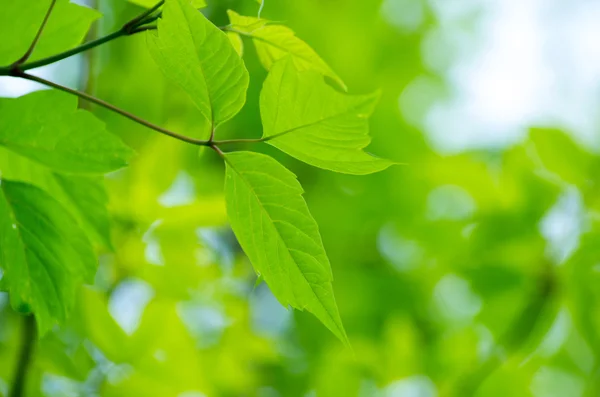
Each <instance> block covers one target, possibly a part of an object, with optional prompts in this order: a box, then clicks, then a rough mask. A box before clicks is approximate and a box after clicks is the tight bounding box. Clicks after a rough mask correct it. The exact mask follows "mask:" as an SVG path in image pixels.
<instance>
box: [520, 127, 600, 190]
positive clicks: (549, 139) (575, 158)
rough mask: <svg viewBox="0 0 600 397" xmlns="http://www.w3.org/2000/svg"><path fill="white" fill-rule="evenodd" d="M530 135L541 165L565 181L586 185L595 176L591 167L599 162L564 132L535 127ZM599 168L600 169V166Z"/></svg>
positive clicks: (581, 185)
mask: <svg viewBox="0 0 600 397" xmlns="http://www.w3.org/2000/svg"><path fill="white" fill-rule="evenodd" d="M529 136H530V139H531V141H532V143H533V147H534V148H535V155H537V157H538V158H537V159H538V160H539V161H541V163H542V164H541V165H542V166H543V167H544V168H545V169H546V170H547V171H549V172H551V173H553V174H555V175H558V176H559V177H560V178H561V179H563V180H564V181H565V182H567V183H572V184H574V185H577V186H580V187H584V186H585V185H586V183H587V181H589V180H590V178H591V177H593V176H595V175H590V171H592V169H591V167H592V165H594V164H596V165H597V164H599V163H598V162H597V161H596V162H595V163H594V158H593V156H592V155H591V154H590V153H589V152H588V151H586V150H585V149H583V148H581V147H580V146H578V145H577V144H576V143H575V142H573V140H572V139H571V138H569V136H567V135H566V134H565V133H564V132H562V131H559V130H556V129H542V128H534V129H532V130H531V131H530V134H529ZM598 169H599V170H600V167H598Z"/></svg>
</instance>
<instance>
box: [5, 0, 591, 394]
mask: <svg viewBox="0 0 600 397" xmlns="http://www.w3.org/2000/svg"><path fill="white" fill-rule="evenodd" d="M85 4H86V5H88V6H91V7H94V8H97V9H98V10H100V11H101V12H102V14H103V17H102V18H101V19H100V20H99V21H98V22H97V23H96V24H95V25H94V27H93V30H92V31H91V32H90V35H89V36H90V38H94V37H97V36H101V35H104V34H106V33H110V32H112V31H114V30H116V29H118V28H119V27H120V26H121V25H122V24H123V23H124V22H125V21H127V20H129V19H131V18H132V17H133V16H135V15H137V14H139V13H140V11H141V10H142V8H141V7H139V6H138V5H135V4H131V3H128V2H126V1H124V0H99V1H98V2H96V3H91V2H87V3H85ZM227 9H234V10H236V11H237V12H239V13H242V14H245V15H252V16H255V15H256V14H257V12H258V4H257V3H256V1H254V0H210V1H209V7H208V8H206V9H205V10H203V12H205V14H206V15H207V16H208V17H209V18H210V19H211V20H212V21H214V22H215V24H217V25H219V26H221V25H226V24H227V23H228V21H227V17H226V10H227ZM262 16H263V17H265V18H268V19H271V20H274V21H280V22H282V23H285V24H287V25H288V26H290V27H291V28H293V29H294V30H295V31H296V33H297V35H298V36H299V37H301V38H302V39H304V40H305V41H307V42H308V43H309V44H310V45H311V46H312V47H313V48H315V50H316V51H317V52H318V53H319V54H320V55H321V56H322V57H323V58H324V59H325V60H326V61H327V62H328V63H329V64H330V65H331V66H332V68H333V69H334V70H335V71H336V72H338V74H339V75H340V77H341V78H342V79H344V80H345V82H346V83H347V85H348V86H349V87H350V92H351V93H367V92H371V91H374V90H377V89H382V92H383V95H382V101H381V104H380V105H379V107H378V108H377V110H376V112H375V114H374V116H373V118H372V122H371V135H372V136H373V143H372V145H371V146H370V147H369V151H371V152H373V153H376V154H378V155H380V156H383V157H387V158H390V159H393V160H396V161H399V162H402V163H404V165H402V166H395V167H392V168H390V169H389V170H387V171H384V172H381V173H379V174H375V175H370V176H365V177H355V176H346V175H338V174H334V173H330V172H326V171H323V170H318V169H315V168H312V167H310V166H307V165H304V164H302V163H300V162H298V161H295V160H293V159H291V158H289V157H286V156H285V155H282V154H281V153H279V152H277V151H276V150H275V149H273V148H271V147H268V146H267V145H259V146H252V147H248V146H246V147H244V146H239V147H236V148H232V149H251V150H257V151H262V152H266V153H269V154H271V155H273V156H274V157H276V158H277V159H278V160H280V161H281V162H283V163H284V164H285V165H286V166H287V167H289V168H290V169H291V170H292V171H293V172H294V173H296V174H297V175H298V176H299V179H300V181H301V182H302V184H303V185H304V187H305V189H306V200H307V202H308V206H309V208H310V209H311V211H312V213H313V215H314V216H315V218H316V219H317V221H318V223H319V225H320V229H321V232H322V236H323V240H324V244H325V247H326V249H327V251H328V254H329V256H330V259H331V263H332V267H333V273H334V277H335V280H334V289H335V294H336V297H337V302H338V306H339V309H340V312H341V316H342V319H343V321H344V324H345V327H346V330H347V332H348V335H349V338H350V341H351V343H352V346H353V350H354V351H353V352H352V351H349V350H347V349H345V348H344V347H343V345H342V344H341V343H339V341H337V340H336V339H335V338H334V337H333V336H332V335H331V334H330V333H329V332H328V331H327V329H326V328H325V327H323V326H322V325H321V324H319V323H318V321H317V320H315V319H314V318H313V317H312V316H311V315H309V314H306V313H301V312H297V311H291V310H287V309H286V308H284V307H282V306H280V305H279V303H278V302H277V300H276V299H275V298H274V297H273V295H272V294H271V292H270V291H269V289H268V287H267V286H266V285H265V284H264V283H263V284H261V283H260V282H258V283H257V277H256V275H255V274H254V272H253V270H252V267H251V265H250V263H249V262H248V260H247V259H246V258H245V257H244V255H243V254H242V252H241V251H240V249H239V246H238V245H237V244H236V241H235V238H234V236H233V234H232V233H231V231H230V229H229V228H228V226H227V219H226V214H225V208H224V200H223V191H222V190H223V188H222V185H223V174H224V170H223V165H222V163H221V161H220V159H219V158H218V157H217V156H216V155H214V153H212V152H203V151H199V150H198V149H197V148H195V147H191V146H187V145H186V144H183V143H181V142H178V141H174V140H171V139H169V138H165V137H163V136H160V135H158V134H156V133H155V132H153V131H151V130H148V129H145V128H144V127H141V126H139V125H137V124H134V123H132V122H130V121H129V120H126V119H124V118H122V117H119V116H116V115H114V114H111V113H109V112H107V111H105V110H104V109H99V108H96V107H91V106H90V105H89V104H88V103H84V102H82V103H81V106H82V107H86V108H88V109H90V110H92V111H94V112H95V113H96V114H97V115H98V116H99V117H100V118H101V119H102V120H104V121H105V122H106V123H107V125H108V127H109V130H110V131H112V132H114V133H116V134H118V135H120V136H122V137H123V138H124V139H125V140H126V142H127V143H128V144H130V145H131V146H132V147H134V148H135V149H136V151H137V152H138V155H137V156H136V158H135V160H134V161H133V163H132V165H131V166H130V167H129V168H128V169H125V170H123V171H120V172H117V173H114V174H111V175H110V176H109V177H108V178H107V186H108V188H109V193H110V210H111V214H112V216H113V228H112V237H113V246H114V251H109V250H105V251H103V252H102V253H101V256H100V268H99V271H98V275H97V279H96V283H95V285H94V286H87V287H84V288H82V290H81V292H80V294H79V297H78V307H77V310H76V311H75V312H74V313H73V315H72V317H71V320H70V323H69V324H68V325H66V326H65V327H62V328H60V329H56V330H55V331H54V332H52V333H51V334H50V335H48V336H47V337H45V339H44V340H42V341H40V343H39V345H38V347H37V350H36V356H35V362H34V365H33V367H32V371H31V374H30V379H29V381H30V382H31V385H30V390H32V393H33V392H34V391H35V393H38V394H32V395H40V396H49V397H54V396H56V397H59V396H61V397H62V396H111V397H112V396H167V397H168V396H174V397H202V396H206V397H211V396H226V397H228V396H260V397H276V396H299V397H300V396H302V397H313V396H319V397H320V396H341V397H345V396H360V397H372V396H376V397H379V396H381V397H435V396H461V397H462V396H471V395H476V396H534V397H554V396H556V397H562V396H569V397H578V396H598V395H600V362H599V360H600V332H599V330H600V293H599V291H600V288H599V286H600V196H599V194H600V179H599V178H600V157H599V155H598V153H599V152H598V149H600V133H599V132H598V131H599V122H600V116H599V115H600V113H599V112H598V111H597V109H598V107H599V105H600V44H599V43H598V40H597V37H598V35H599V34H600V24H599V23H598V21H599V20H600V3H598V2H597V1H594V0H495V1H492V0H383V1H380V0H303V1H293V0H265V5H264V9H263V11H262ZM143 36H144V35H143V34H141V35H136V36H133V37H127V38H121V39H119V40H117V41H113V42H111V43H110V44H108V45H106V46H103V47H101V48H99V49H96V50H94V51H91V52H88V53H85V54H84V55H82V56H76V57H73V58H70V59H67V60H64V61H61V62H59V63H57V64H54V65H51V66H48V67H44V68H41V69H39V70H36V71H35V73H38V74H39V75H41V76H44V77H47V78H51V79H53V80H55V81H58V82H61V83H63V84H66V85H69V86H70V87H77V88H79V89H82V90H86V91H87V92H90V93H93V94H94V95H96V96H98V97H100V98H102V99H105V100H107V101H109V102H111V103H113V104H115V105H118V106H119V107H122V108H124V109H126V110H128V111H130V112H132V113H134V114H136V115H138V116H141V117H144V118H146V119H148V120H150V121H152V122H155V123H158V124H161V125H164V126H167V127H168V128H170V129H173V130H176V131H178V132H181V133H185V134H187V135H190V136H196V137H198V134H199V131H201V130H202V128H201V127H202V126H201V125H199V124H198V123H199V119H200V117H199V114H198V113H197V111H196V110H195V108H194V107H193V105H192V104H191V103H190V102H189V100H188V99H186V96H185V95H184V94H183V93H182V92H181V91H179V90H178V89H177V88H176V87H174V86H173V85H171V84H169V83H167V82H166V80H165V79H164V78H163V76H162V75H161V73H160V72H159V71H158V69H157V67H156V66H155V65H154V63H153V61H152V59H151V58H150V56H149V54H148V53H147V50H146V47H145V38H144V37H143ZM244 58H245V61H246V64H247V67H248V69H249V70H250V73H251V84H250V89H249V92H248V101H247V102H248V103H247V106H246V107H245V108H244V110H243V111H242V112H241V113H240V114H239V115H238V116H237V117H235V119H233V120H232V121H231V122H229V123H227V124H226V125H225V126H223V127H222V129H220V130H219V131H218V135H219V137H220V138H224V139H225V138H234V137H235V138H240V137H244V138H250V137H260V136H261V134H262V130H261V125H260V115H259V110H258V95H259V92H260V88H261V85H262V82H263V80H264V78H265V76H266V71H264V69H263V68H262V66H261V65H260V64H259V62H258V60H257V58H256V54H255V52H254V49H253V46H252V44H251V43H250V42H246V47H245V55H244ZM42 88H43V87H40V86H38V85H35V84H34V83H29V82H24V81H19V80H14V79H11V78H0V95H1V96H19V95H23V94H25V93H27V92H30V91H32V90H37V89H42ZM21 323H22V321H21V319H20V318H19V317H18V316H17V315H16V314H14V313H13V312H11V310H10V308H9V305H8V300H7V297H6V296H5V295H0V395H1V394H2V393H3V392H4V393H6V390H8V384H9V383H10V381H11V377H12V373H13V371H14V365H15V363H16V355H17V350H18V347H19V340H20V327H21Z"/></svg>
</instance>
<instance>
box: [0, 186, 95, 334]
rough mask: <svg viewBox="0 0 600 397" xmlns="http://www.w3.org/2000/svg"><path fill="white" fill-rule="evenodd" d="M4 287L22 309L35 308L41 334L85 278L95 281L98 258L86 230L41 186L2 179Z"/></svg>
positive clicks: (65, 312) (62, 311)
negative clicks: (85, 232)
mask: <svg viewBox="0 0 600 397" xmlns="http://www.w3.org/2000/svg"><path fill="white" fill-rule="evenodd" d="M0 267H1V268H2V269H3V270H4V276H3V278H2V286H3V288H5V289H7V290H8V291H9V293H10V299H11V304H12V306H13V307H14V308H15V310H17V311H20V312H33V313H35V315H36V318H37V324H38V329H39V331H40V334H43V333H45V332H46V331H48V330H49V329H50V328H51V327H52V326H53V324H54V323H55V322H63V321H64V320H65V319H66V317H67V315H68V313H69V311H70V309H71V308H72V306H73V304H74V298H75V292H76V289H77V287H78V286H79V285H80V284H81V283H82V282H84V281H85V282H92V281H93V278H94V273H95V270H96V257H95V255H94V252H93V251H92V247H91V246H90V243H89V242H88V240H87V238H86V236H85V234H84V233H83V231H82V230H81V229H80V228H79V226H78V225H77V223H76V222H75V220H74V219H73V218H72V217H71V215H69V213H68V212H67V211H66V210H65V209H64V208H62V206H61V205H60V204H59V203H58V202H56V201H55V200H54V199H53V198H52V197H50V196H49V195H48V194H47V193H45V192H44V191H43V190H41V189H39V188H37V187H34V186H32V185H29V184H25V183H21V182H11V181H8V180H6V179H3V180H2V181H1V184H0Z"/></svg>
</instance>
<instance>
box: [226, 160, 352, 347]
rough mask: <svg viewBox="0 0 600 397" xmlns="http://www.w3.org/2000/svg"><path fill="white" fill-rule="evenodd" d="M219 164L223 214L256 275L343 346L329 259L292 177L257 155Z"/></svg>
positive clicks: (300, 189)
mask: <svg viewBox="0 0 600 397" xmlns="http://www.w3.org/2000/svg"><path fill="white" fill-rule="evenodd" d="M225 160H226V164H227V172H226V177H225V201H226V204H227V214H228V216H229V220H230V223H231V228H232V229H233V231H234V233H235V235H236V237H237V238H238V240H239V242H240V245H241V246H242V248H243V249H244V252H245V253H246V255H248V258H249V259H250V261H251V262H252V265H253V266H254V268H255V269H256V271H257V272H258V273H259V274H260V275H261V276H262V277H263V278H264V280H265V282H266V283H267V284H268V285H269V287H270V288H271V290H272V291H273V294H274V295H275V296H276V297H277V299H278V300H279V301H280V302H281V304H282V305H284V306H287V305H291V306H293V307H295V308H297V309H300V310H305V309H306V310H308V311H309V312H311V313H312V314H314V315H315V316H316V317H317V318H318V319H319V320H320V321H321V322H322V323H323V324H325V326H327V328H329V329H330V330H331V332H333V333H334V334H335V335H336V336H337V337H338V338H339V339H340V340H342V341H343V342H344V343H348V338H347V336H346V332H345V331H344V327H343V325H342V321H341V319H340V316H339V313H338V309H337V306H336V303H335V299H334V297H333V288H332V286H331V281H332V279H333V277H332V274H331V266H330V264H329V259H328V258H327V254H326V253H325V249H324V248H323V243H322V242H321V236H320V234H319V229H318V226H317V223H316V222H315V220H314V219H313V218H312V216H311V215H310V212H309V211H308V207H307V206H306V202H305V201H304V199H303V198H302V193H303V190H302V186H300V183H298V181H297V180H296V176H295V175H294V174H292V173H291V172H290V171H288V170H287V169H286V168H285V167H283V166H282V165H281V164H279V163H278V162H277V161H275V160H274V159H272V158H271V157H269V156H266V155H263V154H258V153H251V152H235V153H228V154H226V155H225Z"/></svg>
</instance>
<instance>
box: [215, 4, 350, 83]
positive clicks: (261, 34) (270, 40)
mask: <svg viewBox="0 0 600 397" xmlns="http://www.w3.org/2000/svg"><path fill="white" fill-rule="evenodd" d="M227 13H228V15H229V21H230V22H231V25H230V27H229V29H230V30H231V31H234V32H237V33H239V34H241V35H243V36H248V37H251V38H252V41H253V42H254V45H255V46H256V52H257V54H258V57H259V59H260V62H261V63H262V64H263V66H264V67H265V68H266V69H267V70H271V68H272V67H273V65H274V64H275V62H277V61H278V60H280V59H283V58H285V57H287V56H291V57H292V59H293V61H294V64H295V65H296V68H298V70H300V71H304V70H315V71H317V72H319V73H321V74H322V75H324V76H329V77H331V78H332V79H333V80H335V81H336V82H337V84H339V86H340V87H342V88H343V89H344V90H346V85H345V84H344V82H343V81H342V79H340V78H339V76H338V75H337V74H336V73H335V72H334V71H333V70H332V69H331V68H330V67H329V65H327V63H325V61H324V60H323V59H321V57H319V55H318V54H317V53H316V52H315V50H313V49H312V48H311V47H310V46H309V45H308V44H306V43H305V42H304V41H302V40H300V39H299V38H298V37H296V35H295V34H294V32H293V31H292V30H291V29H290V28H288V27H287V26H284V25H278V24H273V23H270V22H269V21H267V20H265V19H261V18H254V17H247V16H242V15H239V14H237V13H236V12H235V11H232V10H228V11H227Z"/></svg>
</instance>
